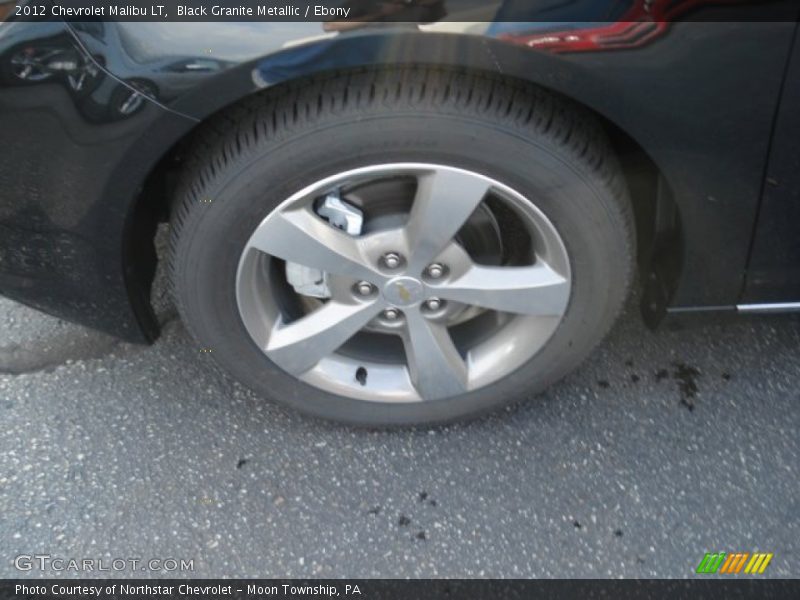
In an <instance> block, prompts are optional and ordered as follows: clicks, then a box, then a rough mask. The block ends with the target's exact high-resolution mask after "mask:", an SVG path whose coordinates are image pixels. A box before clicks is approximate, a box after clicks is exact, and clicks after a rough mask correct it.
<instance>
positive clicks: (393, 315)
mask: <svg viewBox="0 0 800 600" xmlns="http://www.w3.org/2000/svg"><path fill="white" fill-rule="evenodd" d="M383 318H384V319H386V320H387V321H396V320H397V319H399V318H400V311H399V310H397V309H396V308H387V309H386V310H385V311H383Z"/></svg>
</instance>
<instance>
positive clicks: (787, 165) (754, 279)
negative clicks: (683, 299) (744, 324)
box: [741, 36, 800, 310]
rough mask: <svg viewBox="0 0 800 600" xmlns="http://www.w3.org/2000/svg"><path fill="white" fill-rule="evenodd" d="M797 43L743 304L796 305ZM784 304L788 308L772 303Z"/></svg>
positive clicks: (799, 270) (799, 263) (799, 265)
mask: <svg viewBox="0 0 800 600" xmlns="http://www.w3.org/2000/svg"><path fill="white" fill-rule="evenodd" d="M798 107H800V44H798V43H797V37H796V36H795V43H794V47H793V50H792V56H791V59H790V61H789V64H788V67H787V71H786V78H785V80H784V84H783V90H782V94H781V100H780V105H779V107H778V111H777V113H776V117H775V122H774V128H773V136H772V145H771V148H770V153H769V159H768V162H767V168H766V172H765V178H764V187H763V195H762V199H761V208H760V211H759V215H758V220H757V223H756V226H755V234H754V238H753V246H752V250H751V253H750V260H749V264H748V268H747V276H746V279H745V287H744V292H743V294H742V299H741V304H742V305H744V306H746V307H749V308H751V309H752V308H763V309H766V310H768V309H769V308H770V307H768V306H760V305H768V304H786V303H792V304H795V305H796V307H797V308H798V309H800V110H798ZM772 308H776V309H777V308H787V307H780V306H776V307H772Z"/></svg>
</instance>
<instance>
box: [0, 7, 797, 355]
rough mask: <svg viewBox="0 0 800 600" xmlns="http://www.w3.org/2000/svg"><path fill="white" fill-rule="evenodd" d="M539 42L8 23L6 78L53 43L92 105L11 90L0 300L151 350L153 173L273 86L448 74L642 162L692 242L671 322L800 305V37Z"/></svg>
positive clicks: (781, 28) (5, 106)
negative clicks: (579, 108) (574, 114)
mask: <svg viewBox="0 0 800 600" xmlns="http://www.w3.org/2000/svg"><path fill="white" fill-rule="evenodd" d="M524 25H525V24H523V23H513V27H503V26H498V24H495V25H493V26H492V27H491V28H489V29H488V30H487V29H486V28H484V31H476V30H474V29H473V30H470V31H468V32H456V31H453V30H452V27H450V28H449V29H447V28H445V27H442V28H440V29H439V30H437V28H436V27H435V26H428V27H427V28H426V29H427V30H425V31H419V30H418V29H417V27H416V26H413V25H409V24H394V25H386V26H380V27H366V28H362V29H358V30H356V31H353V32H348V33H344V34H336V35H330V34H325V33H324V32H323V31H322V27H321V24H320V23H250V24H247V25H246V26H243V25H239V24H231V23H214V24H200V23H185V24H159V23H112V22H93V23H88V24H87V23H83V24H81V23H72V24H69V25H67V24H65V23H60V22H57V23H13V24H3V25H0V28H2V27H13V28H14V31H13V32H12V33H13V35H11V34H9V32H8V31H6V32H5V35H4V34H3V31H2V30H1V29H0V61H8V60H9V58H10V56H12V55H14V52H15V51H17V50H19V49H20V48H22V49H25V48H28V47H33V46H36V45H42V44H49V45H50V46H63V47H64V48H65V49H69V51H70V52H75V53H77V55H79V56H80V60H81V61H84V62H85V64H86V65H92V68H93V71H92V72H93V74H92V76H91V78H89V79H90V80H91V81H89V82H88V83H86V82H85V83H84V84H82V85H83V86H85V87H82V88H81V90H80V91H76V90H75V89H74V88H75V86H76V83H75V78H74V77H73V78H72V79H68V78H66V77H64V76H61V75H54V76H52V77H47V78H45V79H44V80H42V81H35V82H26V83H25V84H24V85H22V84H20V82H16V81H13V80H12V81H8V80H6V81H0V132H2V138H3V142H4V143H3V147H4V149H5V150H6V152H5V153H4V154H5V156H4V159H3V161H0V293H3V294H6V295H8V296H10V297H13V298H16V299H18V300H20V301H23V302H26V303H28V304H31V305H34V306H37V307H39V308H42V309H43V310H46V311H47V312H51V313H54V314H57V315H59V316H62V317H65V318H68V319H71V320H75V321H80V322H82V323H86V324H88V325H91V326H94V327H97V328H100V329H103V330H105V331H109V332H112V333H114V334H116V335H119V336H121V337H124V338H126V339H128V340H133V341H141V340H147V339H152V338H153V336H154V335H155V333H156V330H157V325H156V323H155V319H154V318H153V313H152V309H151V308H150V305H149V300H148V293H149V281H150V278H151V275H152V273H151V271H152V263H153V261H152V243H151V242H150V240H151V239H152V238H151V235H152V228H151V227H150V225H149V223H150V221H148V220H145V221H142V220H141V219H138V220H137V219H134V218H133V215H134V213H135V211H137V210H141V208H140V206H141V196H142V193H143V192H144V193H145V195H147V194H148V193H149V194H150V195H151V196H152V195H155V196H158V194H159V190H153V191H149V190H147V189H146V185H147V181H148V176H149V175H150V174H151V173H152V170H153V169H154V168H155V167H156V166H157V165H158V164H159V161H160V160H161V159H162V157H163V156H164V155H165V154H167V153H168V152H169V151H170V149H171V148H172V147H173V145H174V144H175V143H176V142H178V141H179V140H180V139H181V138H182V137H183V136H185V135H186V134H187V133H188V132H190V131H191V130H192V129H193V128H194V127H195V126H197V124H198V122H201V121H202V120H203V119H205V118H207V117H209V116H210V115H212V114H214V113H215V112H217V111H219V110H222V109H224V108H225V107H226V106H229V105H230V104H233V103H235V102H236V101H238V100H240V99H242V98H245V97H248V96H250V95H252V94H257V93H260V92H262V90H263V89H264V88H265V87H269V86H273V85H280V84H281V83H284V82H286V81H291V80H295V79H298V78H302V77H306V76H309V75H312V74H316V73H324V72H329V71H334V70H340V69H347V68H354V67H363V66H384V65H385V66H396V65H403V64H406V65H420V64H424V65H430V64H437V65H442V66H443V67H454V68H463V69H475V70H479V71H484V72H492V73H500V74H502V75H504V76H509V77H515V78H518V79H521V80H525V81H529V82H531V83H535V84H537V85H541V86H544V87H547V88H548V89H551V90H553V91H555V92H557V93H559V94H563V95H565V96H568V97H570V98H572V99H574V100H575V101H577V102H579V103H581V104H583V105H585V106H586V107H588V109H590V110H592V111H594V112H595V113H597V114H598V115H599V116H600V117H602V118H603V119H605V120H607V121H608V122H609V123H610V124H613V126H614V127H616V128H618V129H619V130H621V131H623V132H625V134H626V135H628V136H630V138H632V139H633V140H634V141H635V143H636V144H638V146H640V147H641V148H642V149H643V150H644V151H645V152H646V153H647V155H648V156H649V158H650V159H652V161H653V163H654V164H655V165H656V167H657V169H658V171H659V173H660V176H661V183H662V185H661V186H660V187H661V188H662V190H663V193H665V194H669V195H670V196H671V198H672V199H673V200H674V202H675V204H676V205H677V208H678V212H679V216H680V222H681V228H682V238H683V242H682V257H681V258H682V261H681V262H682V264H681V268H680V271H679V273H678V274H677V275H676V279H675V281H674V285H673V286H672V289H671V291H670V298H669V303H670V305H671V306H674V307H732V306H734V305H736V304H737V303H739V302H740V301H741V300H742V290H743V289H745V290H746V291H745V297H746V298H755V299H767V298H768V299H769V300H764V301H773V302H779V301H796V300H800V294H798V288H797V281H796V273H797V270H796V269H797V264H798V263H797V246H796V240H797V237H798V233H797V232H798V228H797V227H798V226H797V225H794V224H792V225H789V224H787V222H786V220H785V219H783V218H782V216H781V215H782V214H783V213H782V211H783V210H785V205H786V203H790V204H791V203H792V202H794V204H793V205H792V206H793V210H794V211H796V210H797V196H796V190H797V189H798V187H797V184H796V181H797V180H796V178H797V169H793V168H792V165H793V164H796V162H797V160H798V159H797V156H798V154H797V153H798V147H797V141H796V140H797V136H796V135H795V136H792V135H791V133H787V134H786V135H784V136H781V135H779V134H777V135H776V138H775V140H776V141H775V144H776V145H775V147H774V150H773V152H772V153H770V152H769V150H770V144H771V137H772V132H773V126H774V125H775V123H776V115H778V116H777V123H778V125H779V127H778V128H777V129H781V127H782V126H783V125H784V124H785V127H786V128H787V130H791V129H792V128H794V130H795V131H796V129H797V114H796V112H795V114H792V112H793V111H792V110H791V105H792V104H794V105H796V103H797V100H796V87H797V83H796V81H797V79H798V74H797V73H796V71H797V67H796V66H794V65H796V62H795V63H793V67H792V69H790V72H789V75H790V76H791V77H793V78H794V81H795V83H794V84H792V85H794V87H792V85H787V84H785V83H784V76H785V75H786V74H787V63H788V59H789V56H790V53H791V51H792V44H793V40H794V36H795V31H796V23H794V22H789V21H785V22H771V23H747V22H709V23H701V22H677V23H670V24H669V25H670V26H669V27H668V28H666V29H665V30H664V31H663V33H661V34H659V36H658V37H655V38H653V39H651V40H649V41H648V43H647V44H644V45H640V46H634V47H624V46H623V47H621V48H614V49H609V50H604V51H581V52H577V51H576V52H549V51H547V50H543V49H536V48H535V47H532V46H531V45H530V36H531V34H532V32H534V33H535V32H537V31H540V30H541V28H542V24H541V23H530V24H528V25H529V27H527V28H526V27H525V26H524ZM443 29H444V30H445V31H442V30H443ZM86 68H88V67H86ZM90 70H92V69H90ZM782 90H783V91H784V93H786V94H787V97H786V99H785V100H784V102H783V103H782V104H781V105H780V106H781V107H782V108H781V112H780V114H778V112H777V111H778V107H779V99H780V96H781V92H782ZM792 90H795V91H794V92H792ZM792 93H794V94H795V95H794V96H792V95H791V94H792ZM131 97H133V99H131ZM145 98H146V99H145ZM131 107H133V108H131ZM126 111H128V112H126ZM768 160H769V161H770V162H769V170H770V173H775V175H774V177H775V178H776V179H777V180H778V181H779V182H781V183H782V185H783V187H782V185H778V186H774V189H773V188H768V190H767V194H766V195H765V196H764V208H763V210H764V212H763V214H762V218H761V220H760V221H759V222H758V226H757V228H756V231H757V235H758V237H757V238H756V240H755V242H754V243H753V231H754V224H755V223H756V219H757V215H758V211H759V205H760V202H761V193H762V185H763V183H764V173H765V169H766V168H767V161H768ZM792 178H794V179H792ZM783 182H785V183H783ZM793 182H795V183H793ZM793 194H794V195H793ZM792 198H794V200H792ZM156 200H157V202H156V204H158V203H159V202H160V203H162V204H163V205H165V206H166V204H167V202H168V200H167V199H166V198H156ZM149 210H153V209H152V208H150V209H149ZM787 214H788V213H787ZM792 214H795V215H796V212H795V213H792ZM782 219H783V220H782ZM143 223H144V225H143ZM795 223H796V220H795ZM143 240H144V241H143ZM776 243H777V244H778V246H779V247H777V248H776V247H775V244H776ZM751 245H752V246H753V248H754V263H753V265H754V266H753V268H752V269H751V272H750V279H749V280H748V282H747V284H745V277H746V274H747V263H748V256H749V252H750V249H751ZM784 269H788V270H789V271H791V269H795V271H794V273H795V275H794V277H795V283H794V284H793V285H792V284H791V283H790V284H789V285H786V286H781V285H780V284H779V282H778V277H777V274H778V273H780V272H781V271H782V270H784ZM789 271H786V272H789ZM765 273H766V274H765Z"/></svg>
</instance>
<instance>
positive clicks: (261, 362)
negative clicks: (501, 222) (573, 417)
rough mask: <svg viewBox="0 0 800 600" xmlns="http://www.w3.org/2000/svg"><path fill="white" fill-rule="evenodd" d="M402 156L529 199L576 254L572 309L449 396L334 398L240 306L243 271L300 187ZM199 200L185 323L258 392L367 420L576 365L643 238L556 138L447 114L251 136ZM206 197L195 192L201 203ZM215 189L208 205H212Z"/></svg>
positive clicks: (421, 412) (183, 293) (617, 298)
mask: <svg viewBox="0 0 800 600" xmlns="http://www.w3.org/2000/svg"><path fill="white" fill-rule="evenodd" d="M391 162H420V163H435V164H442V165H447V166H452V167H458V168H462V169H467V170H470V171H474V172H477V173H480V174H483V175H486V176H489V177H491V178H493V179H495V180H498V181H500V182H502V183H504V184H505V185H508V186H509V187H511V188H513V189H515V190H516V191H518V192H519V193H521V194H522V195H523V196H525V197H526V198H528V199H530V200H531V201H532V202H533V203H534V204H535V205H536V206H537V207H538V208H539V209H540V210H541V211H542V212H543V213H544V214H545V215H546V216H547V217H548V219H550V221H551V222H552V223H553V225H554V226H555V228H556V230H557V231H558V233H559V235H560V236H561V238H562V240H563V242H564V244H565V247H566V249H567V252H568V256H569V260H570V269H571V274H572V288H571V295H570V301H569V305H568V308H567V311H566V313H565V315H564V318H563V319H562V321H561V323H560V324H559V326H558V328H557V329H556V331H555V333H554V334H553V335H552V337H551V338H550V340H549V341H548V342H547V343H546V344H545V346H544V347H543V348H542V349H541V350H540V351H539V352H538V353H537V354H536V355H535V356H534V357H532V358H531V359H530V360H529V361H528V362H527V363H525V364H524V365H523V366H522V367H520V368H519V369H517V370H516V371H514V372H512V373H511V374H509V375H508V376H506V377H505V378H504V379H502V380H500V381H498V382H495V383H494V384H491V385H489V386H486V387H483V388H480V389H478V390H475V391H473V392H470V393H467V394H464V395H462V396H458V397H455V398H448V399H443V400H437V401H431V402H422V403H409V404H388V403H381V402H365V401H362V400H354V399H349V398H344V397H340V396H335V395H332V394H329V393H327V392H324V391H322V390H319V389H317V388H315V387H312V386H310V385H307V384H304V383H302V382H300V381H298V380H297V379H295V378H294V377H292V376H290V375H288V374H286V373H285V372H283V371H282V370H280V369H279V368H278V367H277V366H275V365H274V364H273V363H272V362H271V361H269V359H268V358H267V357H266V355H265V354H264V353H263V352H262V351H261V350H260V349H259V348H258V347H257V346H256V344H255V343H254V342H253V341H252V339H251V337H250V336H249V334H248V332H247V330H246V329H245V327H244V324H243V323H242V320H241V318H240V316H239V312H238V307H237V302H236V272H237V268H238V264H239V259H240V256H241V253H242V250H243V248H244V247H245V244H246V242H247V240H248V239H249V237H250V235H251V234H252V232H253V231H254V229H255V228H256V227H257V225H258V224H259V223H260V222H261V221H262V220H263V219H264V218H265V217H266V216H267V215H268V214H269V213H270V212H271V211H272V210H273V209H274V208H276V207H277V206H278V205H279V204H280V203H281V202H283V201H284V200H285V199H286V198H288V197H290V196H291V195H292V194H294V193H296V192H297V191H298V190H300V189H302V188H304V187H306V186H308V185H310V184H312V183H314V182H316V181H319V180H321V179H323V178H325V177H328V176H331V175H335V174H337V173H341V172H343V171H347V170H350V169H355V168H359V167H365V166H369V165H375V164H383V163H391ZM217 166H218V167H220V168H219V170H218V173H219V174H221V175H218V176H217V177H215V178H213V179H211V180H210V181H209V183H208V184H207V185H206V187H205V189H204V190H203V194H202V195H203V198H202V199H203V200H206V202H203V203H202V204H201V205H197V206H195V207H194V210H192V211H190V212H189V213H188V214H187V216H186V219H185V221H184V223H183V224H182V227H181V235H180V238H179V239H178V241H177V244H176V247H175V255H174V257H173V260H174V265H173V267H174V283H175V286H176V293H177V295H178V298H179V306H180V308H181V312H182V314H183V316H184V320H185V322H187V324H188V325H189V327H190V329H191V330H192V333H193V334H194V335H195V337H196V338H197V339H198V341H199V342H200V343H201V344H202V345H203V346H204V347H208V348H211V349H212V350H213V354H212V355H213V357H214V358H215V359H216V360H217V361H218V362H219V363H220V364H221V365H222V366H223V367H224V368H225V369H226V370H227V371H229V372H230V373H231V374H233V375H234V377H236V378H237V379H239V380H240V381H242V382H243V383H245V384H246V385H248V386H249V387H250V388H252V389H253V390H255V391H256V392H257V393H259V394H261V395H264V396H267V397H269V398H272V399H274V400H276V401H279V402H281V403H284V404H287V405H289V406H291V407H293V408H296V409H299V410H301V411H303V412H306V413H308V414H311V415H314V416H317V417H323V418H327V419H334V420H338V421H346V422H350V423H353V424H361V425H387V424H391V425H403V424H414V423H419V422H426V423H435V422H445V421H451V420H455V419H459V418H463V417H466V416H472V415H475V414H478V413H481V412H484V411H487V410H491V409H494V408H496V407H498V406H499V405H502V404H507V403H510V402H513V401H517V400H520V399H524V398H526V397H529V396H532V395H534V394H536V393H537V392H539V391H541V390H543V389H544V388H546V387H547V386H549V385H550V384H552V383H553V382H555V381H557V380H558V379H560V378H561V377H562V376H563V375H564V374H565V373H567V372H568V371H570V370H571V369H573V368H574V367H575V366H576V365H577V364H578V363H579V362H580V361H581V360H583V358H584V357H585V356H586V354H588V352H589V351H590V350H591V349H592V348H593V347H594V346H595V345H596V343H597V342H599V340H600V339H601V338H602V336H603V335H604V334H605V333H606V332H607V330H608V328H609V327H610V324H611V322H612V321H613V319H614V317H615V316H616V314H617V312H618V310H619V307H620V305H621V304H622V302H623V300H624V297H625V294H626V291H627V275H628V272H629V268H630V261H631V260H632V256H631V255H632V249H631V248H630V247H629V244H628V243H627V240H626V239H625V237H624V236H623V235H621V233H620V231H621V230H623V229H624V227H622V225H623V223H622V215H621V214H620V211H619V209H618V202H615V201H614V199H613V198H612V197H611V196H610V194H611V191H610V190H609V189H608V186H607V185H605V184H604V183H603V182H602V181H600V180H599V178H597V177H596V175H595V174H593V173H592V172H591V171H590V170H589V169H587V168H583V166H582V165H581V163H580V162H579V161H576V160H575V159H574V157H573V156H571V155H569V153H567V152H565V149H564V147H563V146H562V145H559V144H555V143H553V141H552V140H551V139H549V138H542V139H530V138H529V137H526V136H523V135H521V134H520V133H519V132H517V131H515V130H514V128H513V127H507V128H503V127H499V126H498V125H497V124H496V123H487V122H483V121H481V120H479V119H476V118H471V117H465V116H449V115H440V114H439V115H420V114H419V113H414V114H407V115H403V114H389V115H374V116H369V117H366V118H364V117H362V118H358V117H356V118H350V119H347V118H341V117H339V118H337V119H335V120H330V121H328V122H318V123H315V124H313V126H310V125H309V126H306V127H305V128H301V129H300V130H296V131H293V132H291V133H289V132H287V134H286V135H284V136H283V137H282V138H281V139H276V140H270V141H266V142H262V143H257V144H254V146H253V147H252V148H250V149H249V151H245V152H242V153H241V154H239V155H238V156H236V157H235V159H231V160H230V161H229V162H228V163H227V164H225V165H217ZM199 200H201V198H197V199H196V201H199ZM208 200H210V202H208Z"/></svg>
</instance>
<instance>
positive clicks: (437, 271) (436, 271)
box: [427, 263, 444, 279]
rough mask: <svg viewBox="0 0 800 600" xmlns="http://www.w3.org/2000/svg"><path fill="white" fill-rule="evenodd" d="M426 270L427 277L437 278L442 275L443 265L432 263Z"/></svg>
mask: <svg viewBox="0 0 800 600" xmlns="http://www.w3.org/2000/svg"><path fill="white" fill-rule="evenodd" d="M427 272H428V277H430V278H431V279H439V277H441V276H442V275H444V266H443V265H440V264H439V263H433V264H432V265H429V266H428V269H427Z"/></svg>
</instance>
